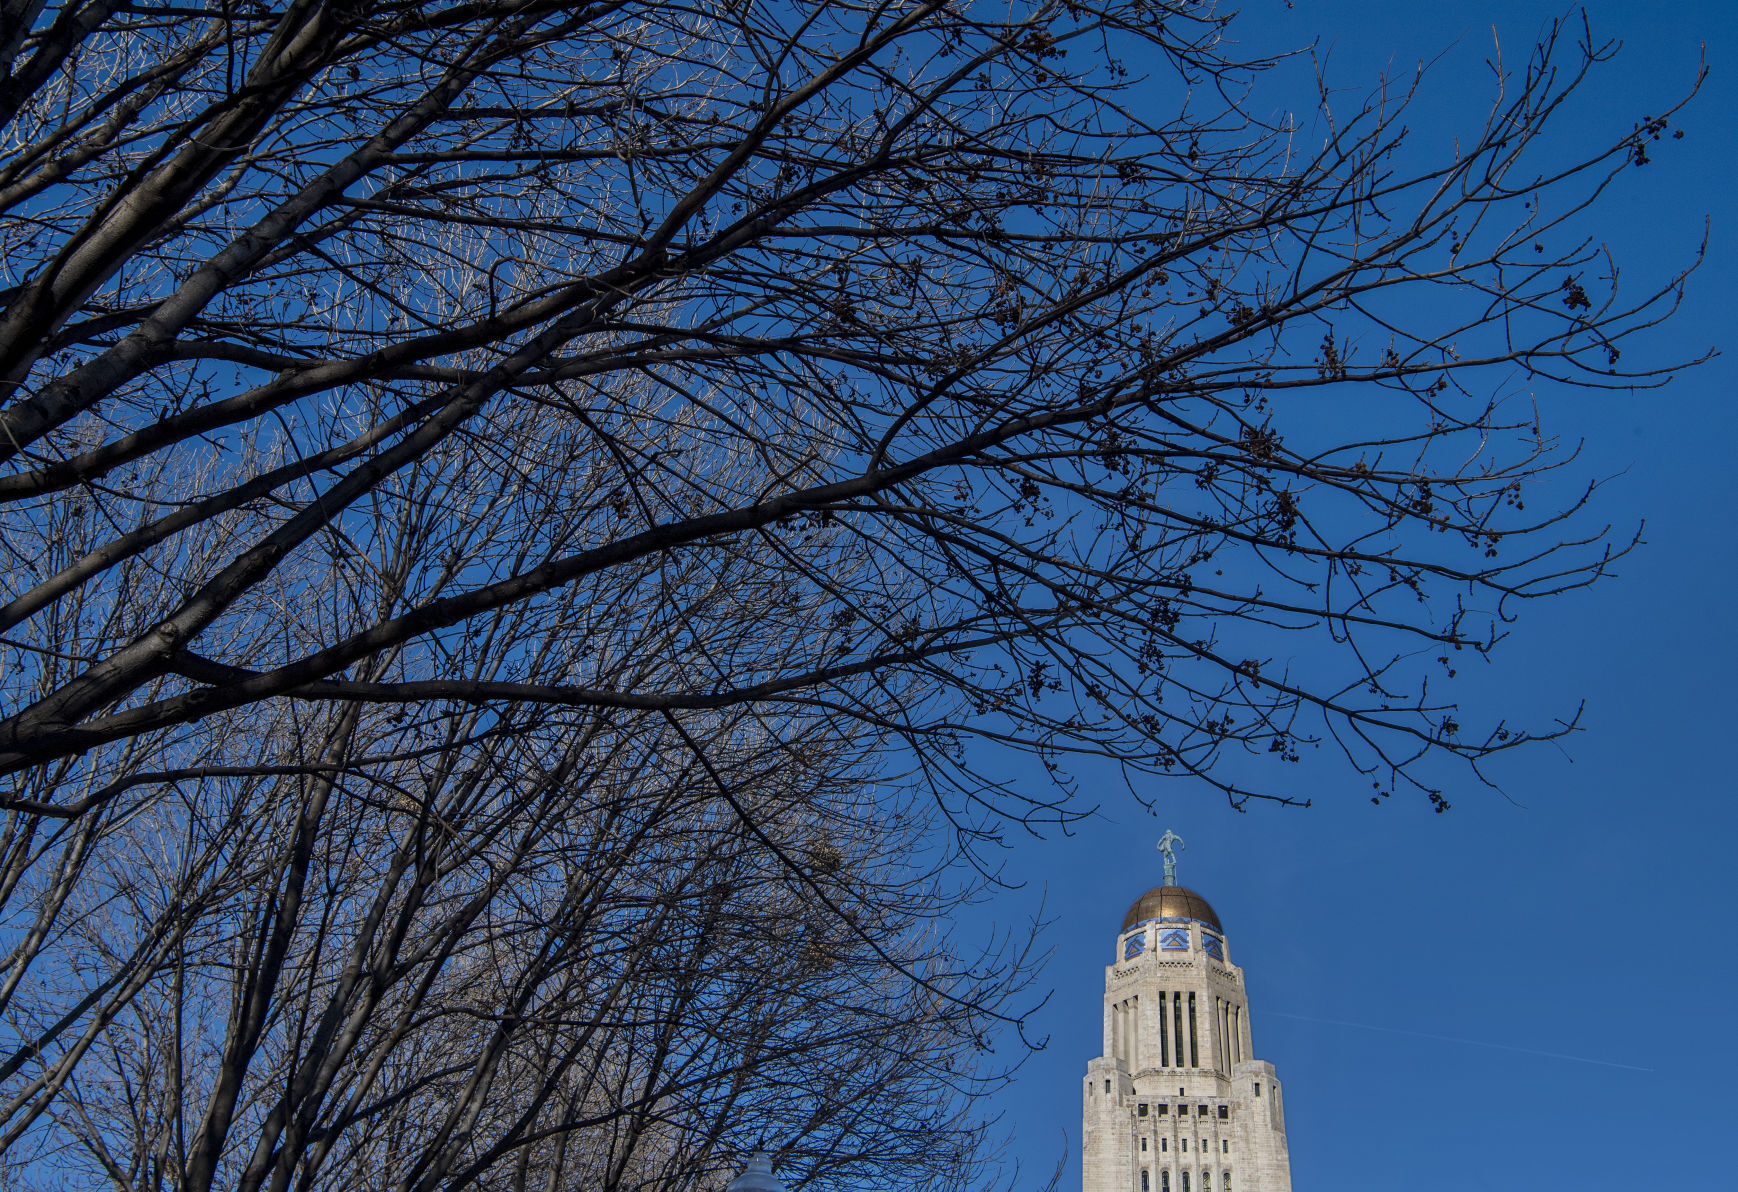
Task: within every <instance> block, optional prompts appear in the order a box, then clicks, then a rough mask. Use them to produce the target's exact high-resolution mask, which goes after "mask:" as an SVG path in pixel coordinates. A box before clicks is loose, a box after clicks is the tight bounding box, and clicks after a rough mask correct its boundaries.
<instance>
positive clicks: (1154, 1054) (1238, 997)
mask: <svg viewBox="0 0 1738 1192" xmlns="http://www.w3.org/2000/svg"><path fill="white" fill-rule="evenodd" d="M1172 880H1174V879H1172ZM1254 1054H1255V1053H1254V1047H1253V1044H1252V1043H1251V1041H1250V1032H1249V1000H1248V997H1247V995H1246V992H1245V989H1244V984H1243V970H1242V969H1240V968H1238V967H1237V965H1235V964H1233V963H1232V962H1231V951H1230V945H1229V944H1228V943H1227V942H1226V939H1225V933H1224V931H1223V930H1221V928H1220V926H1219V918H1218V916H1217V915H1216V914H1215V913H1214V911H1213V908H1212V906H1211V905H1209V904H1208V902H1207V900H1206V899H1205V898H1202V897H1201V896H1200V895H1199V894H1196V893H1195V892H1194V891H1192V890H1188V889H1185V888H1184V887H1182V886H1178V885H1175V884H1167V885H1164V886H1159V887H1156V888H1154V889H1153V890H1150V891H1148V892H1147V893H1146V894H1143V895H1142V896H1141V897H1140V898H1139V899H1137V900H1136V902H1135V904H1134V905H1133V906H1132V907H1130V908H1129V912H1128V914H1127V916H1125V918H1124V920H1123V929H1122V931H1121V932H1120V933H1119V934H1118V936H1117V940H1116V956H1115V959H1114V960H1113V962H1112V963H1111V964H1110V965H1109V966H1108V967H1107V968H1106V969H1105V971H1104V1054H1103V1055H1101V1056H1100V1057H1099V1058H1097V1059H1095V1060H1092V1061H1090V1062H1088V1064H1087V1066H1086V1082H1085V1085H1084V1086H1083V1089H1082V1094H1083V1099H1084V1115H1083V1121H1082V1130H1081V1137H1082V1146H1081V1152H1082V1154H1081V1159H1082V1162H1081V1167H1082V1172H1081V1175H1082V1180H1081V1186H1082V1189H1083V1192H1291V1159H1290V1155H1289V1153H1288V1151H1287V1149H1286V1142H1285V1101H1284V1097H1283V1094H1282V1092H1281V1089H1280V1084H1279V1079H1278V1077H1277V1076H1275V1074H1274V1070H1273V1065H1272V1064H1270V1063H1268V1062H1267V1061H1265V1060H1258V1059H1256V1058H1254Z"/></svg>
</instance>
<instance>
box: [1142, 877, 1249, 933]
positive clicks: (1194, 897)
mask: <svg viewBox="0 0 1738 1192" xmlns="http://www.w3.org/2000/svg"><path fill="white" fill-rule="evenodd" d="M1148 919H1197V920H1199V921H1200V922H1202V923H1205V924H1207V926H1209V927H1211V928H1212V929H1213V930H1214V931H1224V930H1225V929H1224V928H1223V927H1221V926H1219V916H1218V915H1216V914H1214V913H1213V906H1212V904H1211V903H1209V902H1208V901H1207V900H1206V899H1205V898H1203V897H1201V896H1200V895H1199V894H1197V893H1195V891H1193V890H1191V889H1189V888H1188V887H1187V886H1154V887H1153V888H1152V889H1151V890H1148V891H1147V892H1146V893H1145V894H1142V895H1141V896H1140V897H1139V898H1137V899H1135V903H1134V905H1133V906H1131V907H1129V908H1128V914H1126V915H1124V916H1123V917H1122V929H1123V930H1124V931H1127V930H1128V929H1129V928H1131V927H1133V926H1134V925H1135V924H1136V923H1144V922H1146V921H1147V920H1148Z"/></svg>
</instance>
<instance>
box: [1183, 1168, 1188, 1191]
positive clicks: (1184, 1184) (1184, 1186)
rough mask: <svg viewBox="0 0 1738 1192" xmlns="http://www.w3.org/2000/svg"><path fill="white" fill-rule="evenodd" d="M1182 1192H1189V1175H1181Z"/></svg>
mask: <svg viewBox="0 0 1738 1192" xmlns="http://www.w3.org/2000/svg"><path fill="white" fill-rule="evenodd" d="M1183 1192H1189V1173H1188V1172H1186V1171H1185V1172H1184V1173H1183Z"/></svg>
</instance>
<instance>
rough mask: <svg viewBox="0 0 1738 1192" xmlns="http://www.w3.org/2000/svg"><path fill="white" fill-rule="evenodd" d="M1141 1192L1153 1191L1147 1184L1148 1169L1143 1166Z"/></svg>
mask: <svg viewBox="0 0 1738 1192" xmlns="http://www.w3.org/2000/svg"><path fill="white" fill-rule="evenodd" d="M1141 1192H1152V1190H1151V1189H1150V1188H1149V1187H1148V1186H1147V1169H1146V1168H1144V1167H1143V1168H1141Z"/></svg>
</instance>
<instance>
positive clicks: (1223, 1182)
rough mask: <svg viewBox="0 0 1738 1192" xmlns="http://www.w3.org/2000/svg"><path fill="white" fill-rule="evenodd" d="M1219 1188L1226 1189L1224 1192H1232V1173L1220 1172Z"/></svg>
mask: <svg viewBox="0 0 1738 1192" xmlns="http://www.w3.org/2000/svg"><path fill="white" fill-rule="evenodd" d="M1219 1186H1220V1187H1221V1188H1222V1189H1224V1192H1231V1173H1230V1172H1229V1171H1225V1172H1220V1174H1219Z"/></svg>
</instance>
